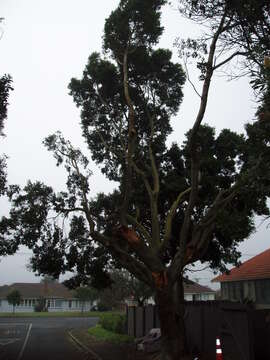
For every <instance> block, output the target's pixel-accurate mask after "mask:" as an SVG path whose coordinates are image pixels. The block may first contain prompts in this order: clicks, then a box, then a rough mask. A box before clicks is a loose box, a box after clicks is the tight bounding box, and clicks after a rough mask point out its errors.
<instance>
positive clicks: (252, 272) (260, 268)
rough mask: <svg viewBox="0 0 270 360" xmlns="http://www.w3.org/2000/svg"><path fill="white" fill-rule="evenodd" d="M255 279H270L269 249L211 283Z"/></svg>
mask: <svg viewBox="0 0 270 360" xmlns="http://www.w3.org/2000/svg"><path fill="white" fill-rule="evenodd" d="M255 279H270V249H268V250H265V251H264V252H262V253H260V254H259V255H256V256H254V257H253V258H251V259H249V260H247V261H245V262H243V263H242V264H241V265H240V266H239V267H235V268H233V269H231V270H230V273H229V274H222V275H219V276H217V277H216V278H214V279H213V280H212V282H225V281H239V280H255Z"/></svg>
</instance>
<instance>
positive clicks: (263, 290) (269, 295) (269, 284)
mask: <svg viewBox="0 0 270 360" xmlns="http://www.w3.org/2000/svg"><path fill="white" fill-rule="evenodd" d="M255 286H256V302H257V303H258V304H270V279H265V280H257V281H256V282H255Z"/></svg>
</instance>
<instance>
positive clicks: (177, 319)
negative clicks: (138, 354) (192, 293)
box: [156, 286, 190, 360]
mask: <svg viewBox="0 0 270 360" xmlns="http://www.w3.org/2000/svg"><path fill="white" fill-rule="evenodd" d="M178 293H180V292H178ZM177 300H179V301H177V302H176V301H175V299H174V290H173V288H172V287H169V286H166V287H164V288H163V289H158V290H157V292H156V301H157V305H158V313H159V319H160V328H161V335H162V360H190V357H189V356H188V349H187V343H186V332H185V324H184V301H183V298H182V299H177Z"/></svg>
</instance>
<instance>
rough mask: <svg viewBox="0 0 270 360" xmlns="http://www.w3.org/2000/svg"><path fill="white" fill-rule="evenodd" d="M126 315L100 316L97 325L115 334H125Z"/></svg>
mask: <svg viewBox="0 0 270 360" xmlns="http://www.w3.org/2000/svg"><path fill="white" fill-rule="evenodd" d="M126 321H127V320H126V315H122V314H101V315H100V317H99V324H100V325H101V326H102V327H103V328H104V329H106V330H109V331H112V332H115V333H117V334H126Z"/></svg>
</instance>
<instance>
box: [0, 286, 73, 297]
mask: <svg viewBox="0 0 270 360" xmlns="http://www.w3.org/2000/svg"><path fill="white" fill-rule="evenodd" d="M12 290H18V291H19V292H20V293H21V295H22V297H23V298H26V299H27V298H28V299H29V298H40V297H46V298H47V299H48V298H51V299H57V298H61V299H72V298H74V297H75V296H74V293H73V291H71V290H69V289H68V288H67V287H66V286H64V285H62V284H59V283H50V282H44V283H14V284H12V285H4V286H0V299H6V297H7V295H8V294H9V293H10V292H11V291H12Z"/></svg>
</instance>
